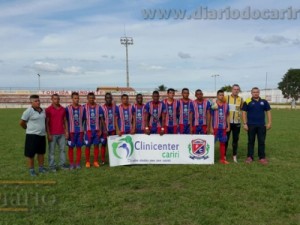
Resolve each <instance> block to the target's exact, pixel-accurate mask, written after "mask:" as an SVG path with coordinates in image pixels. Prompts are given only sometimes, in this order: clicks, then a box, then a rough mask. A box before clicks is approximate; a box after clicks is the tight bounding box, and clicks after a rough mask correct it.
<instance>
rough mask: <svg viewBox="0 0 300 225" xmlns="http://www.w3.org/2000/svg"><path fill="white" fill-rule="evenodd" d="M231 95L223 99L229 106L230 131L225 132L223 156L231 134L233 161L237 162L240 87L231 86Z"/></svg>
mask: <svg viewBox="0 0 300 225" xmlns="http://www.w3.org/2000/svg"><path fill="white" fill-rule="evenodd" d="M231 91H232V92H231V95H228V96H226V97H225V100H226V102H227V103H228V104H229V112H230V130H229V131H228V132H227V142H226V144H225V155H226V153H227V148H228V143H229V138H230V134H231V132H232V150H233V154H232V155H233V161H234V162H237V149H238V141H239V135H240V130H241V116H242V115H241V114H242V113H241V108H242V106H243V98H241V97H240V96H239V93H240V86H239V85H238V84H234V85H233V86H232V90H231Z"/></svg>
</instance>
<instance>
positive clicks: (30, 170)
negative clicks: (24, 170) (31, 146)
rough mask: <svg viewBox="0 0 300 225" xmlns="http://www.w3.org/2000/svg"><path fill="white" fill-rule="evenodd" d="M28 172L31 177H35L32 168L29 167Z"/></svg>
mask: <svg viewBox="0 0 300 225" xmlns="http://www.w3.org/2000/svg"><path fill="white" fill-rule="evenodd" d="M29 174H30V176H32V177H35V176H36V173H35V171H34V169H29Z"/></svg>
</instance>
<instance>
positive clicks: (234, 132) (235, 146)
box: [225, 123, 241, 155]
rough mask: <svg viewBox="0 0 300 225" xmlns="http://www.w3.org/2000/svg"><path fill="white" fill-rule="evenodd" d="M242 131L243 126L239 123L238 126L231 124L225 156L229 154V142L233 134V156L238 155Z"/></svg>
mask: <svg viewBox="0 0 300 225" xmlns="http://www.w3.org/2000/svg"><path fill="white" fill-rule="evenodd" d="M240 130H241V124H240V123H238V124H236V123H231V124H230V131H228V132H227V141H226V144H225V155H226V153H227V148H228V142H229V138H230V133H231V132H232V150H233V154H232V155H237V149H238V141H239V136H240Z"/></svg>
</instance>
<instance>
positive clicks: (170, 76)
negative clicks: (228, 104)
mask: <svg viewBox="0 0 300 225" xmlns="http://www.w3.org/2000/svg"><path fill="white" fill-rule="evenodd" d="M249 2H251V3H249ZM201 6H202V7H207V8H208V9H215V10H220V9H225V8H227V7H230V8H231V9H240V10H243V9H245V8H247V7H251V9H257V10H263V9H278V10H282V9H287V8H289V7H293V9H295V10H297V9H300V4H299V1H298V0H290V1H275V0H265V1H261V0H253V1H234V0H224V1H208V0H203V1H200V0H194V1H192V0H186V1H173V0H169V1H168V0H148V1H138V0H128V1H126V0H122V1H110V0H85V1H82V0H63V1H62V0H51V1H39V0H26V1H23V0H7V1H6V0H2V1H1V2H0V43H1V44H0V52H1V53H0V87H37V86H38V77H37V73H39V74H41V87H42V88H43V89H51V88H54V87H55V88H70V87H72V88H81V89H85V88H86V89H87V88H89V89H95V88H96V87H97V86H125V85H126V79H125V47H124V46H122V45H121V44H120V37H122V36H124V30H126V35H127V36H129V37H133V39H134V45H132V46H129V71H130V86H132V87H134V88H155V87H157V86H158V85H160V84H164V85H166V86H167V87H175V88H182V87H189V88H191V89H196V88H201V89H203V90H207V91H208V90H214V78H213V77H212V75H214V74H219V75H220V76H219V77H217V80H216V81H217V88H219V87H221V86H223V85H227V84H233V83H239V84H240V86H241V88H242V89H243V90H248V89H250V88H251V87H253V86H258V87H260V88H264V87H265V84H266V73H267V74H268V76H267V78H268V79H267V81H268V82H267V87H268V88H276V87H277V83H278V82H279V81H280V80H281V78H282V76H283V75H284V74H285V72H286V71H287V70H288V69H289V68H299V67H300V29H299V27H300V26H299V25H300V13H299V14H297V15H298V18H297V19H292V20H291V19H290V20H289V19H287V18H286V19H281V20H280V19H277V20H276V19H268V20H264V19H257V20H255V19H246V20H245V19H229V20H227V19H215V20H213V19H211V20H204V19H199V18H198V19H186V18H184V19H174V18H173V17H172V15H171V17H170V18H169V19H160V18H153V19H145V18H144V16H145V15H144V14H143V13H142V12H143V10H144V9H147V10H148V9H151V10H155V9H163V10H171V9H180V10H187V14H189V13H190V14H191V13H193V12H195V11H197V9H199V7H201ZM299 12H300V11H299ZM124 28H125V29H124Z"/></svg>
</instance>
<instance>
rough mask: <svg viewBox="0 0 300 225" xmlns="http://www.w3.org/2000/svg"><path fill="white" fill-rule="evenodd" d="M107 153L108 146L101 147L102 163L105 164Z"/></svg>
mask: <svg viewBox="0 0 300 225" xmlns="http://www.w3.org/2000/svg"><path fill="white" fill-rule="evenodd" d="M105 151H106V146H101V161H102V162H105Z"/></svg>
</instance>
